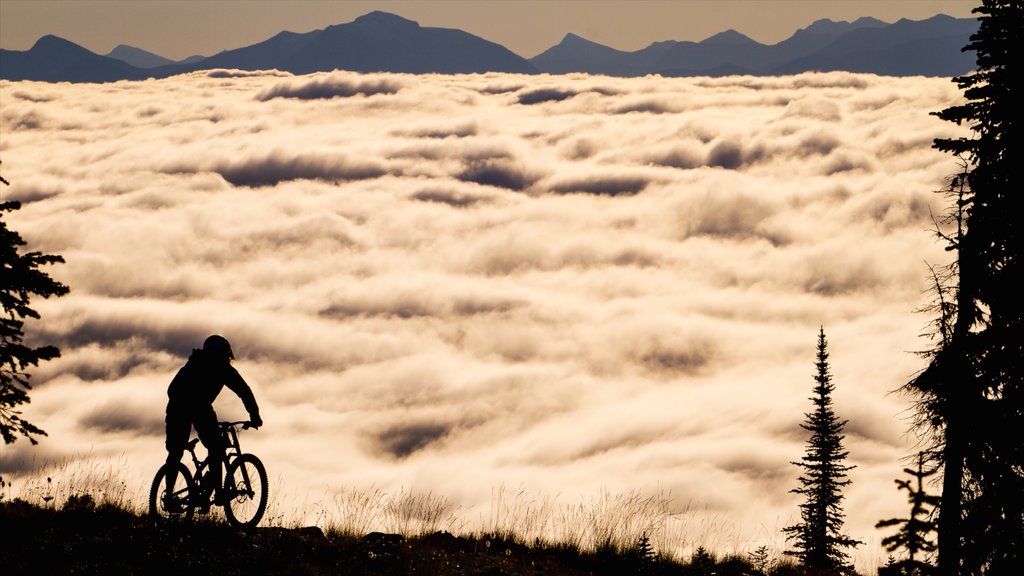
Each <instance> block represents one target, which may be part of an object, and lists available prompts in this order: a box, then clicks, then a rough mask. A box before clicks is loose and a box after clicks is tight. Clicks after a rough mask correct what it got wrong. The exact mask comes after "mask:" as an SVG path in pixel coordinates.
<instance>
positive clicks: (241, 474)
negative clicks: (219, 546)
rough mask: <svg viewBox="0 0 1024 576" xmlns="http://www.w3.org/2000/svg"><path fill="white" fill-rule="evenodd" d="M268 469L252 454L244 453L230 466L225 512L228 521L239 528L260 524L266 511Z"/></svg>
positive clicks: (226, 482)
mask: <svg viewBox="0 0 1024 576" xmlns="http://www.w3.org/2000/svg"><path fill="white" fill-rule="evenodd" d="M267 488H268V486H267V469H266V468H264V467H263V462H260V459H259V458H257V457H255V456H253V455H252V454H242V455H241V456H239V457H238V458H235V460H234V461H233V462H231V464H229V465H228V473H227V478H225V479H224V490H225V491H226V493H227V498H228V500H227V502H226V503H225V504H224V515H225V516H227V519H228V522H229V523H231V525H233V526H237V527H239V528H251V527H253V526H255V525H257V524H259V522H260V520H261V519H262V518H263V513H264V512H266V511H267Z"/></svg>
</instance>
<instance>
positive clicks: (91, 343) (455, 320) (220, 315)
mask: <svg viewBox="0 0 1024 576" xmlns="http://www.w3.org/2000/svg"><path fill="white" fill-rule="evenodd" d="M959 98H960V94H959V92H958V91H957V89H956V86H955V85H954V84H953V83H952V82H950V81H949V80H948V79H942V78H887V77H877V76H871V75H865V76H859V75H854V74H846V73H832V74H803V75H798V76H788V77H776V78H752V77H731V78H720V79H707V78H703V79H701V78H691V79H685V78H684V79H655V78H636V79H623V78H606V77H587V76H583V75H573V76H570V77H557V76H514V75H503V74H487V75H472V76H458V75H452V76H444V75H429V76H409V75H400V74H369V75H358V74H353V73H347V72H335V73H322V74H314V75H310V76H301V77H293V76H290V75H288V74H283V73H274V72H269V73H268V72H263V73H261V72H239V71H228V70H213V71H204V72H197V73H194V74H189V75H183V76H178V77H174V78H168V79H164V80H154V81H146V82H119V83H113V84H47V83H41V82H16V83H15V82H8V81H0V130H2V133H3V135H4V138H3V140H2V141H0V151H2V153H3V157H2V159H3V174H4V177H5V178H7V179H8V180H9V181H10V182H11V186H4V187H3V189H2V197H3V198H4V199H18V200H21V201H23V202H24V204H25V205H24V208H23V209H22V210H20V211H19V212H17V213H14V214H12V215H11V216H10V224H11V226H12V228H14V229H16V230H18V231H19V232H21V233H22V234H23V235H24V236H25V238H26V240H27V241H28V243H29V246H30V248H31V249H33V250H42V251H44V252H48V253H56V254H61V255H63V256H64V257H65V259H66V261H67V262H66V264H62V265H58V266H53V267H52V269H51V270H52V274H53V275H54V277H55V278H57V279H59V280H60V281H62V282H64V283H66V284H67V285H69V286H70V287H71V293H70V294H69V295H68V296H66V297H64V298H60V299H51V300H39V301H35V300H34V301H33V304H34V305H36V304H38V305H37V306H35V307H36V309H37V310H39V312H40V313H41V314H42V319H41V320H40V321H38V322H34V323H32V324H31V325H30V327H29V329H28V331H29V333H30V334H31V336H32V337H33V338H37V339H39V340H40V341H44V342H47V343H54V344H57V345H59V346H60V347H61V350H62V353H63V354H62V357H61V358H60V359H58V360H55V361H52V362H46V363H44V364H43V365H42V366H40V367H39V368H38V369H34V370H33V384H34V386H33V390H32V403H31V404H30V405H28V406H26V407H25V416H26V417H27V418H28V419H29V420H30V421H31V422H33V423H35V424H37V425H39V426H41V427H43V428H44V429H46V430H47V431H48V432H49V433H50V436H49V437H47V438H43V439H41V440H42V442H41V443H40V445H39V446H36V447H33V446H31V445H29V444H28V443H27V442H24V441H21V442H18V443H17V444H15V445H13V446H0V473H2V474H3V476H4V477H5V479H7V480H9V481H10V480H13V481H14V482H15V488H14V489H13V494H14V495H19V494H26V492H29V493H31V490H30V485H27V484H26V482H27V480H26V476H32V475H35V477H36V478H43V479H45V478H46V476H47V475H51V474H50V473H48V471H47V470H40V468H39V467H40V466H41V465H42V464H43V463H46V462H67V463H69V465H70V466H71V468H70V469H71V470H72V471H74V470H80V468H78V466H79V464H80V465H81V466H84V467H85V470H86V471H88V470H92V471H96V470H100V471H102V470H111V471H112V472H111V473H112V474H113V475H114V477H115V482H114V484H115V485H117V486H123V488H124V489H126V490H127V491H128V492H129V496H130V497H131V498H133V499H136V501H137V500H138V499H141V497H142V495H143V494H144V493H145V490H146V487H147V482H148V480H149V479H150V478H151V477H152V474H153V472H154V471H155V470H156V468H157V466H158V465H159V464H160V462H161V461H162V459H163V458H164V448H163V432H164V431H163V416H164V407H165V405H166V388H167V383H168V381H169V380H170V378H171V376H172V375H173V374H174V372H175V370H177V368H178V367H179V366H180V365H181V363H182V362H183V361H184V359H185V357H187V355H188V354H189V351H190V350H191V349H192V348H193V347H196V346H198V345H200V343H201V342H202V340H203V339H204V338H205V337H206V336H207V335H208V334H210V333H222V334H224V335H226V336H228V338H229V339H230V340H231V341H232V343H233V344H234V348H235V352H236V356H237V358H238V360H237V361H236V365H237V366H238V368H239V370H240V371H241V373H242V374H243V375H244V376H245V377H246V378H247V379H248V381H249V382H250V383H251V385H252V386H253V389H254V391H255V393H256V396H257V398H258V400H259V402H260V405H261V408H262V413H263V418H264V420H265V421H266V427H265V428H263V429H261V430H260V431H258V432H251V433H247V434H246V435H245V437H244V441H245V446H246V448H247V449H249V450H251V451H253V452H254V453H256V454H258V455H260V457H261V458H262V459H263V460H264V462H266V464H267V467H268V469H269V470H270V476H271V479H272V482H273V483H274V485H273V488H272V493H273V495H274V499H275V507H276V508H275V510H277V511H278V512H274V513H272V514H268V518H275V517H276V518H278V521H280V514H279V512H280V513H283V514H285V515H286V516H287V517H288V518H298V520H297V521H299V522H305V523H311V522H314V521H320V522H323V521H324V517H322V516H317V514H318V513H319V512H320V511H322V510H324V507H325V506H326V507H327V508H329V509H328V513H336V511H335V510H334V509H333V508H331V506H333V504H330V503H332V502H334V499H333V495H334V494H335V493H337V492H338V491H340V490H348V489H357V490H367V491H370V492H372V491H373V490H374V489H375V488H376V489H380V490H384V491H386V492H389V493H391V494H394V493H395V492H396V491H400V490H403V489H404V490H414V491H417V492H420V493H426V492H429V493H432V494H434V495H437V496H440V497H444V498H447V499H450V500H452V501H453V502H456V503H457V504H458V505H459V506H461V508H460V513H461V515H462V518H464V519H465V520H466V521H467V524H466V525H464V526H463V527H464V528H467V529H474V528H486V526H480V522H481V521H484V522H486V521H487V519H489V518H494V513H493V510H494V508H493V504H494V500H493V494H494V493H495V492H494V491H495V490H500V489H501V488H502V487H505V488H507V489H511V490H513V491H514V490H518V489H520V487H521V489H522V490H525V491H526V492H527V493H529V494H539V495H540V496H539V497H538V498H554V497H556V496H557V497H559V498H560V502H562V503H565V504H566V505H572V504H574V503H577V502H580V501H593V499H595V498H599V497H600V495H601V494H602V491H607V492H608V493H611V494H624V493H628V492H629V491H632V490H636V491H640V492H642V493H644V494H657V493H661V492H665V493H670V494H671V497H672V504H671V506H672V510H674V511H676V512H679V513H680V516H678V517H677V518H676V520H678V522H673V523H672V526H673V527H677V528H678V529H679V530H678V531H673V530H675V529H676V528H672V529H664V530H663V529H659V530H658V531H656V532H654V538H653V540H654V541H655V545H656V546H657V547H658V548H659V549H673V550H678V549H683V548H686V547H693V546H696V545H705V546H708V547H709V548H711V549H713V550H715V551H716V552H725V551H729V550H735V551H738V552H741V553H746V552H748V551H750V550H752V545H754V544H758V543H763V544H767V545H769V546H770V547H772V549H773V550H775V551H776V552H777V551H778V550H780V549H781V548H782V547H783V546H784V545H783V543H782V539H781V536H780V534H779V531H778V530H779V528H781V526H783V525H785V524H786V523H788V522H791V521H792V519H793V518H795V517H796V515H797V513H798V508H797V504H798V499H797V497H796V496H795V495H793V494H790V493H789V490H790V489H792V488H794V487H795V486H796V478H797V476H798V472H799V471H798V470H797V469H796V468H795V467H794V466H792V465H791V464H790V462H791V461H793V460H796V459H799V457H800V455H801V454H802V453H803V451H804V442H805V435H804V434H803V432H802V430H801V429H800V427H799V424H800V422H801V420H803V415H804V413H805V412H807V411H809V410H810V409H811V404H810V402H809V401H808V400H807V398H808V396H809V395H810V393H811V388H812V386H813V378H812V376H813V374H814V354H815V342H816V336H817V333H818V330H819V327H821V326H824V328H825V331H826V333H827V335H828V338H829V341H830V350H829V351H830V353H831V358H830V360H831V363H832V369H833V375H834V381H835V384H836V392H835V398H834V399H835V409H836V411H837V413H838V414H839V416H840V417H841V418H844V419H849V424H848V425H847V428H846V435H847V436H846V447H847V448H848V450H849V454H850V455H849V463H851V464H854V465H856V466H857V467H856V468H855V469H854V470H853V471H851V479H852V480H853V484H852V485H850V486H849V487H848V488H847V489H846V490H845V492H844V493H845V494H846V495H847V498H848V500H847V507H846V512H847V519H848V526H849V532H850V534H851V535H852V536H853V537H855V538H858V539H864V540H866V541H867V542H868V545H866V546H864V547H863V548H862V549H860V550H859V551H858V552H857V553H856V556H857V558H858V562H859V563H860V566H861V568H862V569H867V568H870V567H873V566H875V565H877V563H879V562H882V561H883V558H884V555H883V553H882V552H881V549H880V548H879V546H878V541H879V539H880V538H881V537H882V536H883V535H884V533H883V532H880V531H878V530H875V528H874V524H875V523H876V522H877V521H878V520H880V519H883V518H891V517H894V516H898V515H900V514H905V513H906V506H907V505H906V501H905V498H904V496H903V495H902V494H901V493H900V492H898V491H897V490H896V488H895V486H894V484H893V478H895V477H897V476H899V475H900V470H901V468H902V467H903V464H902V463H901V461H900V459H901V458H903V457H906V456H909V455H912V454H913V453H914V439H913V438H912V437H911V438H908V437H907V435H906V427H907V423H906V421H905V416H906V413H905V410H906V408H907V406H908V400H907V399H906V398H902V397H900V396H898V395H892V394H889V392H890V391H891V390H894V389H896V388H898V387H899V386H901V385H902V384H903V383H905V382H906V381H907V379H908V378H909V377H911V375H912V374H914V373H915V371H917V370H919V369H920V368H922V367H923V365H924V361H923V360H922V359H921V358H920V357H918V356H916V355H914V354H912V353H911V351H913V350H920V349H922V348H924V347H926V342H925V341H923V340H922V339H921V338H920V337H919V334H920V333H921V332H922V330H923V328H924V325H925V323H926V320H927V318H926V317H925V316H923V315H921V314H915V312H914V311H915V310H916V309H918V308H920V307H921V306H922V305H924V304H925V303H927V301H928V295H927V293H926V290H927V288H928V274H927V268H926V265H925V263H926V262H931V263H942V262H945V261H946V259H947V258H948V255H947V254H946V253H945V252H944V251H943V250H942V246H941V244H940V243H938V242H936V241H935V239H934V238H933V236H932V235H931V234H930V233H929V229H930V228H931V227H932V221H931V215H932V214H933V213H935V214H938V213H940V212H941V211H942V196H940V195H938V194H935V193H934V192H933V191H934V190H937V189H940V188H942V187H943V182H944V181H945V178H946V177H947V176H948V175H949V174H951V173H953V172H955V171H956V170H957V164H956V162H955V160H954V159H953V158H950V157H949V156H948V155H945V154H942V153H941V152H938V151H936V150H934V149H932V148H931V142H932V140H933V139H934V138H936V137H952V136H955V135H957V134H960V133H962V130H963V129H958V128H957V127H956V126H953V125H951V124H949V123H945V122H942V121H941V120H939V119H937V118H936V117H934V116H931V115H929V114H928V112H929V111H934V110H940V109H942V108H945V107H946V106H948V105H950V104H951V103H954V102H957V101H958V99H959ZM5 218H7V216H5ZM218 411H219V413H220V414H221V415H222V416H223V417H225V418H233V417H240V416H243V412H242V410H241V406H240V403H239V402H238V400H237V399H236V398H234V397H233V396H232V395H231V394H230V393H224V394H222V397H221V399H219V400H218ZM110 462H113V463H114V464H113V465H111V464H110ZM52 476H53V477H54V478H55V483H56V484H57V485H60V486H64V487H65V489H67V486H68V484H69V483H71V484H73V483H75V482H78V483H79V484H80V485H81V484H83V480H82V479H78V480H75V479H74V478H71V479H70V480H69V479H68V474H57V473H52ZM121 482H124V484H123V485H122V484H121ZM39 494H40V493H39V492H36V496H37V497H38V496H39ZM324 502H327V503H328V504H324ZM688 507H689V509H688ZM688 510H689V512H694V511H697V512H698V513H699V514H704V515H705V516H704V522H705V523H704V524H703V526H705V527H704V528H701V526H702V524H701V516H700V515H699V514H698V515H696V516H694V515H693V514H690V513H688ZM328 519H329V518H328ZM708 523H710V524H711V525H710V526H708ZM560 526H561V527H562V528H566V525H565V523H564V522H563V523H562V524H561V525H560ZM378 528H385V529H387V526H378ZM632 537H633V541H635V540H636V538H639V532H637V533H635V534H633V535H632ZM527 540H532V539H531V538H527Z"/></svg>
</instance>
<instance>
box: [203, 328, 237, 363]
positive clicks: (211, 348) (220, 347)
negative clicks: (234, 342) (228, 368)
mask: <svg viewBox="0 0 1024 576" xmlns="http://www.w3.org/2000/svg"><path fill="white" fill-rule="evenodd" d="M203 350H205V351H207V352H212V353H214V354H216V355H218V356H223V357H224V358H227V359H228V360H234V359H235V355H234V353H233V352H231V344H229V343H228V339H227V338H225V337H223V336H219V335H217V334H214V335H213V336H210V337H209V338H207V339H206V341H205V342H203Z"/></svg>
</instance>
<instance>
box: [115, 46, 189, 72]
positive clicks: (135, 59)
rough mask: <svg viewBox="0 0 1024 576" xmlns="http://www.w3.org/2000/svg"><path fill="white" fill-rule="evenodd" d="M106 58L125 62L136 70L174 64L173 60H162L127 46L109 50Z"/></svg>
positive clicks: (154, 55) (156, 55)
mask: <svg viewBox="0 0 1024 576" xmlns="http://www.w3.org/2000/svg"><path fill="white" fill-rule="evenodd" d="M106 56H107V57H108V58H115V59H117V60H120V61H122V62H127V63H128V64H131V65H132V66H135V67H136V68H156V67H157V66H166V65H168V64H174V60H171V59H170V58H164V57H163V56H160V55H159V54H154V53H152V52H149V51H146V50H143V49H142V48H136V47H135V46H129V45H127V44H118V45H117V48H114V49H113V50H111V51H110V52H109V53H108V54H107V55H106Z"/></svg>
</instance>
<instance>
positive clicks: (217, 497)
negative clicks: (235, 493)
mask: <svg viewBox="0 0 1024 576" xmlns="http://www.w3.org/2000/svg"><path fill="white" fill-rule="evenodd" d="M230 501H231V498H230V497H229V496H228V491H227V490H224V489H223V488H222V489H220V490H217V493H216V494H214V496H213V503H214V504H215V505H217V506H224V505H225V504H227V503H228V502H230Z"/></svg>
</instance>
